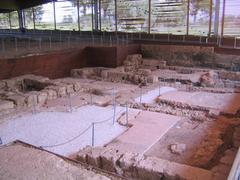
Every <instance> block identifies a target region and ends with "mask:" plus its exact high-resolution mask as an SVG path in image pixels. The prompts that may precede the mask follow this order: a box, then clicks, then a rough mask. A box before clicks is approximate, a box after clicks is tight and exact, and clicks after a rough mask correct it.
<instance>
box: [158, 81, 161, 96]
mask: <svg viewBox="0 0 240 180" xmlns="http://www.w3.org/2000/svg"><path fill="white" fill-rule="evenodd" d="M158 88H159V89H158V95H159V96H160V95H161V84H160V82H159V87H158Z"/></svg>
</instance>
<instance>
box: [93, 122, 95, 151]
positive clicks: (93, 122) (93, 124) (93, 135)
mask: <svg viewBox="0 0 240 180" xmlns="http://www.w3.org/2000/svg"><path fill="white" fill-rule="evenodd" d="M94 128H95V127H94V122H93V123H92V147H94Z"/></svg>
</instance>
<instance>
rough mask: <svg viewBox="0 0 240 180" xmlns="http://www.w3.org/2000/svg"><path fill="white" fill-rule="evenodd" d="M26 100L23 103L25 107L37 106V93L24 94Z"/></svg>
mask: <svg viewBox="0 0 240 180" xmlns="http://www.w3.org/2000/svg"><path fill="white" fill-rule="evenodd" d="M25 96H26V99H25V103H26V105H27V107H32V106H36V105H37V104H38V95H37V92H34V91H32V92H28V93H26V94H25Z"/></svg>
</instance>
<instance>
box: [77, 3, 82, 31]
mask: <svg viewBox="0 0 240 180" xmlns="http://www.w3.org/2000/svg"><path fill="white" fill-rule="evenodd" d="M77 16H78V31H80V29H81V27H80V12H79V0H77Z"/></svg>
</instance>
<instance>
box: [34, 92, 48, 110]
mask: <svg viewBox="0 0 240 180" xmlns="http://www.w3.org/2000/svg"><path fill="white" fill-rule="evenodd" d="M47 99H48V93H47V92H44V91H40V92H38V97H37V101H38V104H39V105H40V106H42V105H44V104H45V103H46V101H47Z"/></svg>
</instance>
